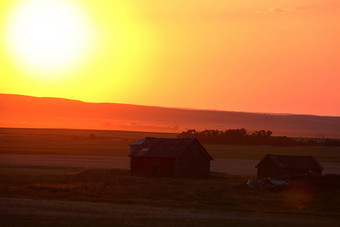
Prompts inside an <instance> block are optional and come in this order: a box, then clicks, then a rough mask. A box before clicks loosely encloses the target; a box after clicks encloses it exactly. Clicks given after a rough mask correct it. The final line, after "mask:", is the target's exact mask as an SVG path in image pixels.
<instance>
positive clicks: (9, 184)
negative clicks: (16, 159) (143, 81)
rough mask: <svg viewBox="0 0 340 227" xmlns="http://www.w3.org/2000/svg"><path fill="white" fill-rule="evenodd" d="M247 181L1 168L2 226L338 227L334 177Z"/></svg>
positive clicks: (338, 192) (339, 184) (339, 196)
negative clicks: (271, 183)
mask: <svg viewBox="0 0 340 227" xmlns="http://www.w3.org/2000/svg"><path fill="white" fill-rule="evenodd" d="M246 180H247V176H228V175H226V174H220V173H212V175H211V177H210V178H203V179H198V178H189V179H188V178H186V179H183V178H143V177H131V176H130V175H129V171H127V170H118V169H84V168H60V167H50V168H48V167H44V168H42V167H21V166H17V167H14V166H12V167H2V169H1V171H0V182H1V184H0V225H1V226H4V225H11V226H13V225H22V224H28V225H36V224H40V225H49V226H50V225H52V226H53V225H92V226H93V225H98V224H101V225H112V224H114V225H118V226H126V225H127V226H159V225H162V226H173V225H179V226H187V225H195V226H206V225H212V226H223V225H226V224H235V225H250V224H251V225H255V226H263V225H268V226H270V225H278V226H287V225H289V226H291V225H295V224H298V225H301V226H320V225H321V224H328V225H334V226H335V225H337V224H339V223H340V218H339V215H340V178H339V176H337V175H328V176H324V177H322V178H317V179H313V180H304V181H300V182H295V183H293V184H291V185H290V186H285V187H264V188H258V189H250V188H248V187H246V186H245V182H246Z"/></svg>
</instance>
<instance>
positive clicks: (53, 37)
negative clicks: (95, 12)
mask: <svg viewBox="0 0 340 227" xmlns="http://www.w3.org/2000/svg"><path fill="white" fill-rule="evenodd" d="M5 34H6V40H7V44H6V46H7V47H8V49H9V52H10V54H11V55H12V57H13V58H14V60H15V61H16V62H18V63H20V64H22V65H25V66H28V67H30V68H35V69H40V70H44V71H46V70H47V71H53V70H60V69H64V68H67V67H72V66H73V65H75V64H78V63H79V62H81V61H82V60H83V59H84V56H86V54H87V53H88V52H89V51H88V50H89V49H90V48H91V46H92V45H93V43H92V42H93V34H92V31H91V27H90V26H89V22H88V18H87V17H86V15H85V13H84V12H83V11H82V9H81V8H80V7H79V6H78V5H76V4H74V3H72V1H63V0H28V1H20V2H19V3H17V4H16V5H14V6H13V7H12V10H11V11H10V12H9V16H8V20H7V24H6V31H5Z"/></svg>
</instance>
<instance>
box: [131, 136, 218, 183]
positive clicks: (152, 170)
mask: <svg viewBox="0 0 340 227" xmlns="http://www.w3.org/2000/svg"><path fill="white" fill-rule="evenodd" d="M129 157H130V158H131V162H130V164H131V174H132V175H133V176H168V177H170V176H181V177H182V176H184V177H208V176H209V174H210V161H211V160H212V157H211V156H210V155H209V154H208V152H207V151H206V149H205V148H204V147H203V146H202V145H201V144H200V143H199V142H198V140H197V139H195V138H182V139H175V138H174V139H172V138H153V137H146V138H144V139H141V140H139V141H137V142H134V143H131V144H130V155H129Z"/></svg>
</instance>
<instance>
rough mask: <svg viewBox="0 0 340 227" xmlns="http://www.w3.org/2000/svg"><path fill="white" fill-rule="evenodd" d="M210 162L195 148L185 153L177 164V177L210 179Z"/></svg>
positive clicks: (177, 160)
mask: <svg viewBox="0 0 340 227" xmlns="http://www.w3.org/2000/svg"><path fill="white" fill-rule="evenodd" d="M209 174H210V160H209V159H208V158H207V157H206V156H205V155H204V154H203V153H202V151H201V150H200V149H196V148H194V147H192V148H190V149H188V150H187V151H185V152H184V153H183V154H182V155H181V156H180V157H179V158H178V159H176V164H175V175H176V176H181V177H208V176H209Z"/></svg>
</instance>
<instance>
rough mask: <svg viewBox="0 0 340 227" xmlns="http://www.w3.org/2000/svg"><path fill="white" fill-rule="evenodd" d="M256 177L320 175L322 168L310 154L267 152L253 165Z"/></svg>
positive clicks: (282, 177)
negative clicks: (295, 154)
mask: <svg viewBox="0 0 340 227" xmlns="http://www.w3.org/2000/svg"><path fill="white" fill-rule="evenodd" d="M255 168H257V178H259V179H260V178H265V177H270V178H273V179H285V178H291V179H293V178H299V177H306V176H321V175H322V170H323V169H324V168H323V167H322V166H321V165H320V163H319V162H318V161H316V160H315V159H314V158H313V157H312V156H292V155H273V154H267V155H266V156H265V157H264V158H263V159H262V160H261V161H260V162H259V164H257V166H256V167H255Z"/></svg>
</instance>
